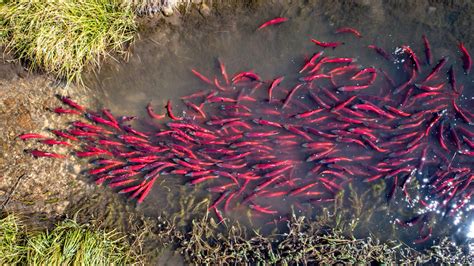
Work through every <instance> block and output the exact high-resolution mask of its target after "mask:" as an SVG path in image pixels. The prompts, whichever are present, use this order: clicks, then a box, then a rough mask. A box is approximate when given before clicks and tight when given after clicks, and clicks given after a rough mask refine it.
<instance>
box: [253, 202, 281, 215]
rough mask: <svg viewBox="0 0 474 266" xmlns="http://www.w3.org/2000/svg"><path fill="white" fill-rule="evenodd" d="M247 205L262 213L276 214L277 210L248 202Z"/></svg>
mask: <svg viewBox="0 0 474 266" xmlns="http://www.w3.org/2000/svg"><path fill="white" fill-rule="evenodd" d="M249 207H250V208H251V209H253V210H256V211H258V212H261V213H264V214H277V213H278V212H277V211H275V210H271V209H269V208H268V207H262V206H259V205H256V204H250V205H249Z"/></svg>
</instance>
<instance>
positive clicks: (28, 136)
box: [18, 133, 48, 140]
mask: <svg viewBox="0 0 474 266" xmlns="http://www.w3.org/2000/svg"><path fill="white" fill-rule="evenodd" d="M18 137H19V138H20V139H21V140H26V139H45V138H48V137H47V136H45V135H41V134H37V133H25V134H22V135H20V136H18Z"/></svg>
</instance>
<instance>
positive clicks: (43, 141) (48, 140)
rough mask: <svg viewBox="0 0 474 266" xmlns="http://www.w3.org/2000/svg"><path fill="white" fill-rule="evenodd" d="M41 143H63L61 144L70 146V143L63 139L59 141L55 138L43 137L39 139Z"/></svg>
mask: <svg viewBox="0 0 474 266" xmlns="http://www.w3.org/2000/svg"><path fill="white" fill-rule="evenodd" d="M40 142H41V143H44V144H47V145H51V146H52V145H63V146H71V144H70V143H68V142H65V141H60V140H55V139H43V140H41V141H40Z"/></svg>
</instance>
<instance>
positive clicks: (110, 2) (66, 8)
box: [0, 0, 137, 82]
mask: <svg viewBox="0 0 474 266" xmlns="http://www.w3.org/2000/svg"><path fill="white" fill-rule="evenodd" d="M0 18H1V20H2V21H3V22H2V25H1V26H2V29H1V30H0V41H1V42H4V43H5V44H6V46H7V50H8V51H11V52H13V53H14V54H15V55H16V56H17V58H19V59H20V60H22V61H24V62H26V63H27V64H28V65H29V67H30V69H32V70H35V69H43V70H45V71H47V72H49V73H52V74H54V75H56V76H57V77H59V78H65V79H66V80H67V81H68V82H72V81H78V82H81V73H82V72H83V70H84V67H85V66H87V65H95V66H98V65H99V62H100V60H101V58H103V57H104V56H107V55H110V53H112V52H117V53H122V54H123V53H125V52H124V45H125V44H127V43H129V42H131V41H132V40H133V36H134V33H135V31H136V29H137V26H136V22H135V15H134V14H133V11H132V10H131V8H130V7H128V5H124V4H123V3H122V1H119V0H64V1H11V2H9V3H7V4H5V5H3V6H0Z"/></svg>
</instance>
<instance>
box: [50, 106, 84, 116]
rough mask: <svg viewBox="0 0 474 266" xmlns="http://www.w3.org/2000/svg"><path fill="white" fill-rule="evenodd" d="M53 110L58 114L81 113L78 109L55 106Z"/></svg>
mask: <svg viewBox="0 0 474 266" xmlns="http://www.w3.org/2000/svg"><path fill="white" fill-rule="evenodd" d="M53 112H55V113H56V114H75V115H80V114H81V112H79V111H78V110H74V109H64V108H62V107H57V108H54V110H53Z"/></svg>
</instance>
